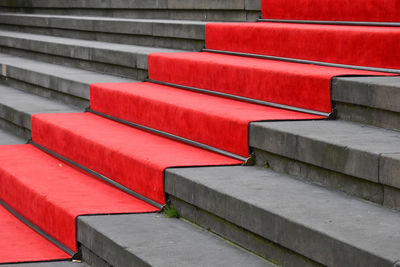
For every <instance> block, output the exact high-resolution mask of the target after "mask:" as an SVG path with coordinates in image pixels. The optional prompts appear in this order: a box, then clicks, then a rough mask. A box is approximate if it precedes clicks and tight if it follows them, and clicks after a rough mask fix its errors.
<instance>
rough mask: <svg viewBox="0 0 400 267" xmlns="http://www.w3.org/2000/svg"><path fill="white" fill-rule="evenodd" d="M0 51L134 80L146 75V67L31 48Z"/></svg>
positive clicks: (5, 48) (7, 48) (4, 48)
mask: <svg viewBox="0 0 400 267" xmlns="http://www.w3.org/2000/svg"><path fill="white" fill-rule="evenodd" d="M0 53H6V54H10V55H15V56H19V57H25V58H30V59H34V60H38V61H44V62H49V63H54V64H59V65H64V66H68V67H76V68H81V69H85V70H91V71H98V72H103V73H107V74H112V75H117V76H123V77H127V78H132V79H135V80H143V79H145V78H146V77H147V76H148V72H147V69H138V68H134V67H125V66H121V65H112V64H106V63H101V62H94V61H88V60H83V59H80V58H68V57H63V56H58V55H50V54H43V53H40V52H35V51H32V50H30V51H27V50H21V49H15V48H10V47H4V46H2V47H0ZM144 58H145V57H144V56H143V59H144ZM146 58H147V57H146ZM146 61H147V59H146Z"/></svg>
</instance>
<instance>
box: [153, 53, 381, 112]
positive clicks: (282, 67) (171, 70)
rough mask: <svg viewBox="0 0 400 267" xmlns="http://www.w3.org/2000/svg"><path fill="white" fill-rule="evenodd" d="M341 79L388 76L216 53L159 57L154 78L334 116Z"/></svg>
mask: <svg viewBox="0 0 400 267" xmlns="http://www.w3.org/2000/svg"><path fill="white" fill-rule="evenodd" d="M340 75H383V74H382V73H376V72H370V71H360V70H351V69H342V68H333V67H323V66H316V65H310V64H299V63H291V62H283V61H274V60H267V59H259V58H249V57H241V56H231V55H222V54H216V53H202V52H187V53H154V54H150V55H149V76H150V79H153V80H158V81H164V82H169V83H175V84H180V85H186V86H192V87H198V88H202V89H207V90H212V91H218V92H223V93H228V94H233V95H238V96H244V97H248V98H253V99H259V100H264V101H269V102H273V103H278V104H285V105H289V106H294V107H300V108H306V109H311V110H317V111H322V112H327V113H330V112H331V109H332V107H331V99H330V81H331V78H332V77H334V76H340Z"/></svg>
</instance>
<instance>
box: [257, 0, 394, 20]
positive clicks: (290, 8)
mask: <svg viewBox="0 0 400 267" xmlns="http://www.w3.org/2000/svg"><path fill="white" fill-rule="evenodd" d="M261 8H262V17H263V18H264V19H288V20H336V21H385V22H399V21H400V1H398V0H261Z"/></svg>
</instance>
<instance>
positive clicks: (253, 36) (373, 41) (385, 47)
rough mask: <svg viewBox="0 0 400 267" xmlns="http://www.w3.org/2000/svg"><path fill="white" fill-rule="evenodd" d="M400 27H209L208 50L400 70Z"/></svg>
mask: <svg viewBox="0 0 400 267" xmlns="http://www.w3.org/2000/svg"><path fill="white" fill-rule="evenodd" d="M399 11H400V10H399ZM399 43H400V27H367V26H342V25H314V24H290V23H271V22H259V23H208V24H207V25H206V46H207V48H208V49H214V50H223V51H234V52H244V53H251V54H261V55H269V56H279V57H287V58H296V59H306V60H314V61H322V62H329V63H339V64H347V65H359V66H369V67H378V68H393V69H399V68H400V53H398V46H399Z"/></svg>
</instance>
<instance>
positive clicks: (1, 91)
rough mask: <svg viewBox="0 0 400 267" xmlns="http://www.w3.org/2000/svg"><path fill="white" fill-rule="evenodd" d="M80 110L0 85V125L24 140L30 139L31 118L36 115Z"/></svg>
mask: <svg viewBox="0 0 400 267" xmlns="http://www.w3.org/2000/svg"><path fill="white" fill-rule="evenodd" d="M81 111H82V110H79V109H77V108H76V107H72V106H68V105H65V104H62V103H60V102H56V101H54V100H51V99H48V98H44V97H40V96H37V95H32V94H29V93H26V92H23V91H20V90H17V89H14V88H11V87H9V86H6V85H1V84H0V123H1V125H2V128H3V129H6V130H8V131H10V132H11V133H13V134H15V135H17V136H20V137H22V138H24V139H29V138H30V137H31V132H30V130H31V116H32V115H33V114H36V113H74V112H81Z"/></svg>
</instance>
